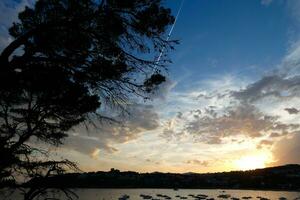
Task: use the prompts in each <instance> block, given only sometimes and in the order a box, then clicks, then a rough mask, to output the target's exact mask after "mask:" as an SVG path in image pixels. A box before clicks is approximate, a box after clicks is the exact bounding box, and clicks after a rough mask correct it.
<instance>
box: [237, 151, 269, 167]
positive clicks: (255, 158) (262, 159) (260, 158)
mask: <svg viewBox="0 0 300 200" xmlns="http://www.w3.org/2000/svg"><path fill="white" fill-rule="evenodd" d="M267 162H268V157H267V156H266V155H252V156H245V157H241V158H240V159H238V160H236V161H235V163H234V164H235V166H236V167H237V169H238V170H251V169H259V168H264V167H266V163H267Z"/></svg>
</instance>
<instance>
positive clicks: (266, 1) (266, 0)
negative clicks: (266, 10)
mask: <svg viewBox="0 0 300 200" xmlns="http://www.w3.org/2000/svg"><path fill="white" fill-rule="evenodd" d="M272 2H273V0H261V1H260V3H261V4H262V5H264V6H268V5H270V4H271V3H272Z"/></svg>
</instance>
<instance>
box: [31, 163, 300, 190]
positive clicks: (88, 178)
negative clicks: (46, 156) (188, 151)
mask: <svg viewBox="0 0 300 200" xmlns="http://www.w3.org/2000/svg"><path fill="white" fill-rule="evenodd" d="M35 184H39V185H40V184H44V185H47V186H49V187H69V188H223V189H267V190H300V165H296V164H291V165H285V166H278V167H269V168H264V169H255V170H249V171H231V172H220V173H204V174H197V173H186V174H178V173H160V172H153V173H138V172H131V171H126V172H121V171H119V170H115V169H112V170H111V171H109V172H103V171H99V172H88V173H70V174H64V175H60V176H54V177H51V178H48V179H47V180H43V181H42V180H40V179H35V180H34V181H32V182H30V183H27V185H35Z"/></svg>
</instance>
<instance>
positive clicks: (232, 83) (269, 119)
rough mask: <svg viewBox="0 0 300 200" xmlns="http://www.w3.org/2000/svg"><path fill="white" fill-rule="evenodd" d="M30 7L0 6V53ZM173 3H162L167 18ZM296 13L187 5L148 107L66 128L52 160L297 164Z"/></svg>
mask: <svg viewBox="0 0 300 200" xmlns="http://www.w3.org/2000/svg"><path fill="white" fill-rule="evenodd" d="M32 3H33V2H32V1H29V0H18V1H9V0H4V1H1V2H0V48H2V47H3V46H5V45H6V44H8V43H9V42H10V41H11V40H12V39H11V38H10V37H9V36H8V34H7V31H6V29H7V27H8V26H9V24H10V23H12V22H13V21H14V20H16V19H17V13H18V12H19V11H20V10H22V9H23V8H24V6H25V5H31V4H32ZM180 3H181V0H167V1H165V5H166V6H168V7H170V8H171V9H172V12H173V13H174V14H176V12H177V10H178V8H179V5H180ZM299 13H300V1H298V0H251V1H250V0H244V1H242V0H222V1H221V0H185V2H184V4H183V7H182V11H181V14H180V16H179V18H178V21H177V24H176V26H175V29H174V31H173V33H172V37H171V39H179V40H180V44H179V45H178V46H176V50H175V51H172V52H170V54H169V56H170V57H171V59H172V61H173V63H172V64H171V65H170V66H169V76H168V81H167V82H166V83H164V84H162V86H161V88H160V90H158V92H157V94H156V95H154V98H153V101H150V102H147V103H146V105H143V104H134V105H135V106H134V107H132V108H130V112H131V113H132V115H131V116H129V117H128V118H126V119H124V124H125V125H124V126H120V125H115V126H112V125H110V126H106V125H103V127H101V130H96V129H95V130H92V131H91V132H90V133H88V134H87V133H86V131H85V130H83V129H80V128H78V129H77V130H75V131H74V132H71V133H70V137H69V138H68V140H66V144H65V145H64V146H62V147H61V148H60V149H58V150H59V156H63V157H66V158H69V159H71V160H76V161H77V162H78V163H79V165H80V167H81V168H82V169H84V170H87V171H94V170H109V169H110V168H112V167H114V168H119V169H121V170H136V171H165V172H188V171H192V172H215V171H230V170H240V169H241V170H244V169H253V168H259V167H266V166H275V165H283V164H289V163H298V164H300V158H299V155H298V153H297V152H300V145H299V144H300V106H299V104H300V87H299V86H300V64H299V63H300V14H299ZM56 150H57V149H56ZM56 150H54V151H56Z"/></svg>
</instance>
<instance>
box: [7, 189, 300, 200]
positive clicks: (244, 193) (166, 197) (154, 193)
mask: <svg viewBox="0 0 300 200" xmlns="http://www.w3.org/2000/svg"><path fill="white" fill-rule="evenodd" d="M75 191H76V193H77V194H78V196H79V199H80V200H147V199H148V200H201V199H206V200H213V199H229V200H238V199H241V200H242V199H257V200H267V199H272V200H273V199H277V200H285V199H291V200H300V192H285V191H257V190H215V189H211V190H204V189H179V190H173V189H75ZM57 195H58V194H57ZM12 199H19V198H16V196H14V197H13V198H12Z"/></svg>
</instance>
